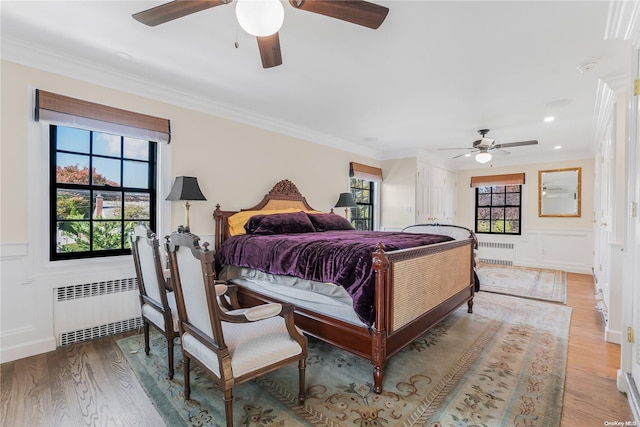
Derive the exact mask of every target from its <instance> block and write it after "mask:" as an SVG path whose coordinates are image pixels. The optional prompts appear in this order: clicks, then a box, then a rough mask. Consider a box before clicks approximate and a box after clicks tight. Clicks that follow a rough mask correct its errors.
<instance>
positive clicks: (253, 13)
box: [236, 0, 284, 37]
mask: <svg viewBox="0 0 640 427" xmlns="http://www.w3.org/2000/svg"><path fill="white" fill-rule="evenodd" d="M236 17H237V18H238V23H239V24H240V27H242V29H243V30H245V31H246V32H247V33H249V34H251V35H252V36H256V37H266V36H270V35H272V34H275V33H277V32H278V31H280V28H281V27H282V23H283V22H284V7H282V3H280V1H279V0H237V2H236Z"/></svg>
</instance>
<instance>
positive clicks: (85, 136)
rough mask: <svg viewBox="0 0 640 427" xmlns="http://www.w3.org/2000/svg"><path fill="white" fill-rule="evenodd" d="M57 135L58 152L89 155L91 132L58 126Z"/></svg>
mask: <svg viewBox="0 0 640 427" xmlns="http://www.w3.org/2000/svg"><path fill="white" fill-rule="evenodd" d="M56 135H57V139H58V141H57V147H56V148H57V149H58V150H64V151H75V152H76V153H86V154H89V147H90V145H89V141H90V139H91V132H89V131H88V130H84V129H75V128H68V127H64V126H58V127H57V128H56Z"/></svg>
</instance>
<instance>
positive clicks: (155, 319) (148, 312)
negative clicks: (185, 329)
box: [142, 292, 178, 332]
mask: <svg viewBox="0 0 640 427" xmlns="http://www.w3.org/2000/svg"><path fill="white" fill-rule="evenodd" d="M167 303H168V304H169V308H171V316H172V317H173V331H174V332H178V308H177V305H176V297H175V295H174V294H173V292H167ZM158 305H161V304H158ZM142 316H143V317H145V318H147V319H149V320H150V321H151V322H152V323H153V324H155V325H156V326H158V327H160V329H162V330H163V331H164V330H165V328H164V316H163V315H162V313H161V312H160V311H158V310H156V309H155V308H154V307H153V306H152V305H149V304H144V305H143V306H142Z"/></svg>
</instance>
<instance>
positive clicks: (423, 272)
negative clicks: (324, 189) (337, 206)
mask: <svg viewBox="0 0 640 427" xmlns="http://www.w3.org/2000/svg"><path fill="white" fill-rule="evenodd" d="M304 215H306V216H307V217H309V218H311V219H313V221H314V222H312V224H315V227H314V228H313V229H312V230H306V222H305V225H304V227H302V228H303V229H304V230H302V231H303V232H302V231H300V230H297V229H296V230H295V231H294V232H293V233H291V231H292V230H291V229H289V228H287V227H290V225H286V226H285V227H284V229H283V228H282V227H281V226H282V222H277V221H281V220H282V219H283V218H286V220H287V221H289V222H291V221H290V218H293V217H295V218H297V219H299V218H301V217H302V216H304ZM317 215H332V216H317ZM213 216H214V220H215V238H214V240H215V241H214V246H215V249H216V256H217V264H218V265H217V270H218V275H219V279H222V280H227V281H230V282H232V283H235V284H236V285H238V289H239V290H238V298H239V301H240V303H241V304H242V305H243V306H253V305H257V304H262V303H265V302H290V303H293V304H294V305H295V306H296V311H295V320H296V325H297V326H298V327H300V328H301V329H302V330H303V331H305V332H306V333H307V334H309V335H311V336H314V337H316V338H319V339H321V340H323V341H326V342H328V343H330V344H332V345H335V346H337V347H340V348H342V349H345V350H347V351H349V352H352V353H354V354H356V355H358V356H361V357H364V358H366V359H368V360H370V361H371V364H372V365H373V388H374V391H375V392H376V393H382V391H383V378H384V367H385V364H386V362H387V360H388V359H389V358H390V357H392V356H393V355H394V354H396V353H397V352H398V351H400V350H401V349H402V348H403V347H405V346H407V345H408V344H410V343H411V342H413V341H414V340H415V339H416V338H418V337H420V336H421V335H422V334H424V333H425V332H426V331H427V330H429V329H430V328H431V327H432V326H434V325H436V324H437V323H438V322H439V321H440V320H442V319H443V318H444V317H446V316H447V315H449V314H450V313H451V312H453V311H454V310H456V309H457V308H458V307H460V306H461V305H463V304H465V303H466V304H467V306H468V310H467V311H468V312H469V313H471V312H472V309H473V296H474V276H473V266H474V261H473V249H474V245H475V236H474V235H473V233H472V232H471V231H469V230H467V229H461V228H460V227H451V228H449V227H446V226H437V227H435V228H433V231H434V232H437V234H430V233H429V231H430V228H429V227H428V226H421V227H420V228H419V229H416V230H417V231H419V233H410V232H403V233H399V232H362V231H360V232H355V231H350V230H342V229H337V230H335V229H333V228H332V227H329V226H328V227H327V228H326V229H323V228H322V227H323V224H325V223H329V224H333V223H334V222H335V223H339V222H340V221H338V218H342V217H340V216H339V215H336V214H334V213H320V212H318V211H316V210H314V209H313V208H312V207H311V206H310V205H309V204H308V203H307V200H306V199H305V198H304V197H303V196H302V195H301V194H300V192H299V191H298V189H297V187H296V186H295V184H293V183H292V182H291V181H289V180H286V179H285V180H282V181H280V182H278V183H277V184H276V185H275V186H274V187H273V188H272V189H271V191H269V192H268V193H267V194H266V195H265V196H264V198H263V199H262V201H260V202H259V203H258V204H257V205H255V206H253V207H251V208H248V209H242V210H240V211H225V210H222V209H221V208H220V205H217V206H216V209H215V211H214V213H213ZM276 218H279V219H278V220H277V221H276ZM314 218H316V219H314ZM319 218H322V221H321V223H320V225H319V224H318V222H317V221H318V219H319ZM239 219H242V220H243V221H241V222H240V223H238V220H239ZM297 219H296V221H297ZM342 220H343V221H344V219H342ZM275 223H277V227H276V228H275V229H272V228H269V227H272V226H273V224H275ZM239 224H244V228H245V230H239ZM265 224H267V225H268V227H267V232H266V234H265V235H263V236H259V234H261V233H260V231H264V230H261V229H260V228H261V227H262V228H264V227H263V226H264V225H265ZM295 226H296V227H299V225H298V223H297V222H296V225H295ZM256 227H257V228H256ZM246 230H249V231H248V232H247V231H246ZM274 230H275V232H274ZM319 230H322V231H319ZM241 231H242V233H241ZM282 231H284V232H286V233H285V234H279V233H280V232H282ZM238 233H241V234H240V235H238ZM341 233H343V234H341ZM349 233H356V234H355V237H346V236H349V235H350V234H349ZM358 233H364V234H358ZM425 233H429V234H425ZM316 235H317V236H318V238H319V239H324V240H329V241H334V243H335V242H337V241H338V240H341V239H345V240H354V239H355V240H357V241H358V244H357V246H358V247H360V246H363V245H365V249H363V250H366V247H368V248H369V249H368V252H366V256H351V258H357V260H358V261H357V263H355V264H353V265H350V266H348V267H340V268H338V267H336V266H335V265H333V264H332V267H330V268H329V267H320V268H318V266H315V265H314V266H311V267H308V268H306V267H305V266H306V264H304V265H303V263H302V262H301V260H302V261H304V262H305V263H306V262H309V263H312V262H316V260H315V258H316V255H312V256H310V255H309V254H308V253H307V252H299V253H298V252H296V253H295V255H291V254H292V252H286V251H289V249H282V248H283V247H285V246H284V245H288V244H289V243H290V242H289V241H294V240H302V241H303V242H304V245H305V249H304V251H308V250H310V249H308V248H309V247H315V246H316V245H317V244H318V243H316V242H315V240H314V241H313V242H312V243H310V242H309V239H314V238H315V236H316ZM343 236H345V237H343ZM259 239H262V240H265V243H264V244H265V245H269V244H270V245H275V246H264V247H263V246H260V245H262V244H263V243H259V242H261V240H259ZM394 239H397V240H394ZM404 239H406V240H407V241H411V242H413V243H406V242H405V240H404ZM424 242H427V243H424ZM416 244H417V245H418V246H415V245H416ZM366 245H368V246H366ZM280 251H285V253H286V256H285V255H283V256H281V257H282V258H285V259H286V260H289V262H292V261H291V260H293V261H295V262H294V263H293V265H289V266H288V267H285V268H283V267H275V266H273V265H272V264H275V262H274V258H276V256H275V255H273V254H274V253H276V252H280ZM322 251H323V252H326V253H328V254H332V255H333V256H337V255H335V254H336V253H339V252H343V251H346V249H344V250H343V249H342V247H340V248H339V249H334V248H333V247H332V248H330V249H323V250H322ZM250 252H253V255H257V258H264V259H265V260H264V262H265V263H266V264H265V265H266V267H265V268H263V267H262V266H258V265H257V264H258V261H255V262H254V261H250V262H248V263H247V262H245V260H244V259H241V258H238V259H237V260H236V259H234V258H232V255H233V256H236V255H238V256H242V255H243V254H246V253H250ZM230 254H231V255H230ZM302 254H305V255H304V256H303V255H302ZM272 255H273V256H272ZM348 258H349V256H345V257H344V258H343V259H341V261H340V262H343V261H344V260H345V259H348ZM365 261H366V262H365ZM334 263H335V261H334ZM254 264H256V265H254ZM267 267H268V268H267ZM269 268H272V269H273V271H271V270H269ZM292 269H293V270H295V271H293V272H291V270H292ZM299 271H303V272H304V271H310V272H311V273H310V274H311V276H314V277H311V278H308V277H301V275H299V274H298V272H299ZM326 271H330V273H331V274H332V275H330V276H327V275H326ZM353 271H356V272H357V273H353ZM282 273H291V274H282ZM352 273H353V274H352ZM336 274H337V277H336V276H335V275H336ZM347 276H348V277H347ZM354 276H357V277H355V278H354ZM327 277H331V278H333V280H330V281H329V280H325V279H326V278H327ZM352 281H353V283H352ZM336 283H340V285H337V284H336ZM354 283H357V284H358V286H359V287H357V289H356V288H355V284H354ZM363 289H364V290H363ZM360 291H362V292H360ZM365 291H366V292H365ZM360 294H363V295H366V296H364V297H363V296H361V295H360ZM360 298H364V299H363V300H362V301H364V302H362V301H360Z"/></svg>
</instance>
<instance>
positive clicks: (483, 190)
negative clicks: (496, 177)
mask: <svg viewBox="0 0 640 427" xmlns="http://www.w3.org/2000/svg"><path fill="white" fill-rule="evenodd" d="M478 193H481V194H484V193H491V187H478Z"/></svg>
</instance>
